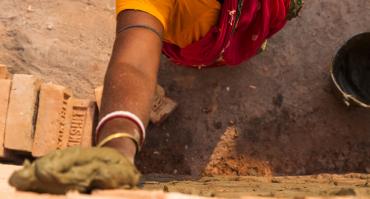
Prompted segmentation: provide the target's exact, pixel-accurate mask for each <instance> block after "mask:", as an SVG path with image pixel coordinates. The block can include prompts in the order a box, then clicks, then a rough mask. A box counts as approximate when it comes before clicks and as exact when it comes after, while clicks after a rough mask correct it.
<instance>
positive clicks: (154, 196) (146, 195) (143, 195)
mask: <svg viewBox="0 0 370 199" xmlns="http://www.w3.org/2000/svg"><path fill="white" fill-rule="evenodd" d="M92 195H93V196H101V198H111V197H114V198H134V199H164V198H165V193H164V192H163V191H144V190H124V189H117V190H105V191H103V190H101V191H94V192H93V194H92Z"/></svg>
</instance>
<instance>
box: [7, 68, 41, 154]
mask: <svg viewBox="0 0 370 199" xmlns="http://www.w3.org/2000/svg"><path fill="white" fill-rule="evenodd" d="M40 84H41V80H39V79H37V78H35V77H34V76H32V75H23V74H16V75H14V76H13V82H12V86H11V91H10V97H9V107H8V114H7V119H6V127H5V142H4V145H5V148H7V149H13V150H19V151H25V152H31V150H32V144H33V136H34V129H35V128H34V127H35V120H36V115H37V100H38V94H39V89H40Z"/></svg>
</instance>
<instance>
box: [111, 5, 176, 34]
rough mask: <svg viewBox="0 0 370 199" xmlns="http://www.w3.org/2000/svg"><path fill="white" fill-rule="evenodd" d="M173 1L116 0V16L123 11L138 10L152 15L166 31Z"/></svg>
mask: <svg viewBox="0 0 370 199" xmlns="http://www.w3.org/2000/svg"><path fill="white" fill-rule="evenodd" d="M173 3H174V0H116V14H117V15H118V14H119V13H120V12H122V11H123V10H140V11H143V12H146V13H148V14H151V15H153V16H154V17H155V18H157V19H158V20H159V21H160V22H161V23H162V25H163V28H164V30H167V24H168V18H169V15H170V11H171V7H172V5H173Z"/></svg>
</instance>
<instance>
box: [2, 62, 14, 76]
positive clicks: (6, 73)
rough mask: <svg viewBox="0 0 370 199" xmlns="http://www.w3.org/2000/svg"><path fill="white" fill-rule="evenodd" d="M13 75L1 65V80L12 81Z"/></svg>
mask: <svg viewBox="0 0 370 199" xmlns="http://www.w3.org/2000/svg"><path fill="white" fill-rule="evenodd" d="M11 77H12V74H10V73H9V71H8V68H7V67H6V66H5V65H2V64H0V79H11Z"/></svg>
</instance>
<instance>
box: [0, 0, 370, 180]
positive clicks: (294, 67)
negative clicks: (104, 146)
mask: <svg viewBox="0 0 370 199" xmlns="http://www.w3.org/2000/svg"><path fill="white" fill-rule="evenodd" d="M369 10H370V1H369V0H356V1H353V0H341V1H337V0H325V1H322V0H307V1H306V4H305V7H304V10H303V12H302V16H301V17H299V18H298V19H296V20H293V21H291V22H289V23H288V24H287V26H286V27H285V29H284V30H282V31H281V32H279V33H278V34H277V35H275V36H274V37H273V38H271V39H270V40H269V43H268V49H267V51H266V52H264V53H262V54H260V55H258V56H256V57H255V58H253V59H252V60H249V61H248V62H245V63H243V64H241V65H240V66H237V67H223V68H215V69H202V70H197V69H188V68H184V67H181V66H176V65H174V64H172V63H170V62H169V61H168V60H167V59H166V58H163V59H162V62H161V70H160V75H159V82H160V84H161V85H163V86H164V87H165V88H166V91H167V93H168V95H169V96H170V97H172V98H173V99H175V100H176V101H177V102H179V107H178V108H177V110H176V111H175V112H174V113H173V114H172V115H171V116H170V117H169V119H168V120H166V121H165V122H164V123H163V124H161V125H160V126H150V127H149V132H148V137H147V141H146V144H145V147H144V150H143V152H142V153H141V154H140V155H139V157H138V165H139V168H140V170H141V171H142V172H143V173H146V174H148V173H159V174H162V175H163V174H175V175H191V176H199V175H204V176H213V175H230V176H241V175H247V176H286V175H308V174H321V173H337V174H343V173H350V172H357V173H370V122H369V121H370V111H369V110H363V109H359V108H347V107H345V106H344V104H343V103H342V102H341V101H340V100H339V99H338V98H336V96H334V94H333V92H332V89H331V86H330V76H329V66H330V63H331V60H332V57H333V56H334V55H335V52H336V51H337V49H338V48H339V47H340V46H341V45H342V44H343V43H344V42H345V41H346V40H347V39H349V38H350V37H351V36H353V35H355V34H357V33H361V32H365V31H370V25H369V24H370V11H369ZM114 28H115V14H114V1H113V0H104V1H101V0H54V1H48V0H2V1H0V63H3V64H7V65H8V66H10V67H11V69H10V70H11V71H12V72H13V73H28V74H34V75H37V76H39V77H41V78H43V79H44V80H45V81H52V82H55V83H58V84H62V85H66V86H69V87H71V88H73V90H74V92H75V94H76V95H78V96H83V97H86V96H88V97H91V98H93V89H94V88H95V87H96V86H99V85H101V84H102V81H103V77H104V72H105V70H106V66H107V63H108V60H109V56H110V53H111V47H112V43H113V40H114ZM282 178H284V177H282ZM366 178H367V179H368V177H366ZM358 182H360V181H358ZM361 182H362V181H361ZM199 183H201V182H199ZM355 184H356V183H355ZM359 184H360V183H359Z"/></svg>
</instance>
